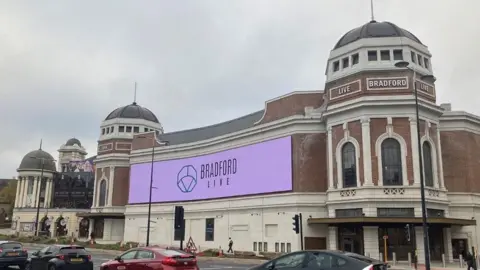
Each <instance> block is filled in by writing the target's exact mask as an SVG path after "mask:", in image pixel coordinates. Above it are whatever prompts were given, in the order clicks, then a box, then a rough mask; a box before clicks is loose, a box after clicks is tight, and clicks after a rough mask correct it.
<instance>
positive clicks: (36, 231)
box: [30, 157, 55, 236]
mask: <svg viewBox="0 0 480 270" xmlns="http://www.w3.org/2000/svg"><path fill="white" fill-rule="evenodd" d="M30 158H33V159H39V160H40V161H41V162H42V167H41V171H40V183H39V185H38V188H37V194H38V195H37V196H36V200H37V205H36V207H37V214H36V216H35V236H38V225H39V223H40V221H39V218H40V193H41V192H42V183H43V171H44V170H45V160H48V161H55V160H54V159H47V158H37V157H30ZM45 193H46V190H45ZM46 199H47V198H45V200H46Z"/></svg>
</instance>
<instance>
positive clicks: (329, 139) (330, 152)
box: [327, 127, 334, 189]
mask: <svg viewBox="0 0 480 270" xmlns="http://www.w3.org/2000/svg"><path fill="white" fill-rule="evenodd" d="M327 131H328V136H327V149H328V151H327V155H328V156H327V160H328V189H333V188H334V186H333V149H332V148H333V146H332V143H333V139H332V127H327Z"/></svg>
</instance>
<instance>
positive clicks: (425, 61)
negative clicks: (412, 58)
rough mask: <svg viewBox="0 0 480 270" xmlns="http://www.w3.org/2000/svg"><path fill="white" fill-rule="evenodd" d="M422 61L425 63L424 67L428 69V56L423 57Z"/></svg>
mask: <svg viewBox="0 0 480 270" xmlns="http://www.w3.org/2000/svg"><path fill="white" fill-rule="evenodd" d="M423 62H424V63H425V68H426V69H429V68H430V62H429V61H428V58H423Z"/></svg>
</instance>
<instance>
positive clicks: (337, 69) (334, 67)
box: [333, 61, 340, 72]
mask: <svg viewBox="0 0 480 270" xmlns="http://www.w3.org/2000/svg"><path fill="white" fill-rule="evenodd" d="M339 70H340V62H338V61H335V62H333V72H337V71H339Z"/></svg>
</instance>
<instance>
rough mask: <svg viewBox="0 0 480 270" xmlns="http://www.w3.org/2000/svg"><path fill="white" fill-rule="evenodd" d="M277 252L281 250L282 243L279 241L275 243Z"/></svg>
mask: <svg viewBox="0 0 480 270" xmlns="http://www.w3.org/2000/svg"><path fill="white" fill-rule="evenodd" d="M275 252H277V253H278V252H280V245H279V244H278V242H276V243H275Z"/></svg>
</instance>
